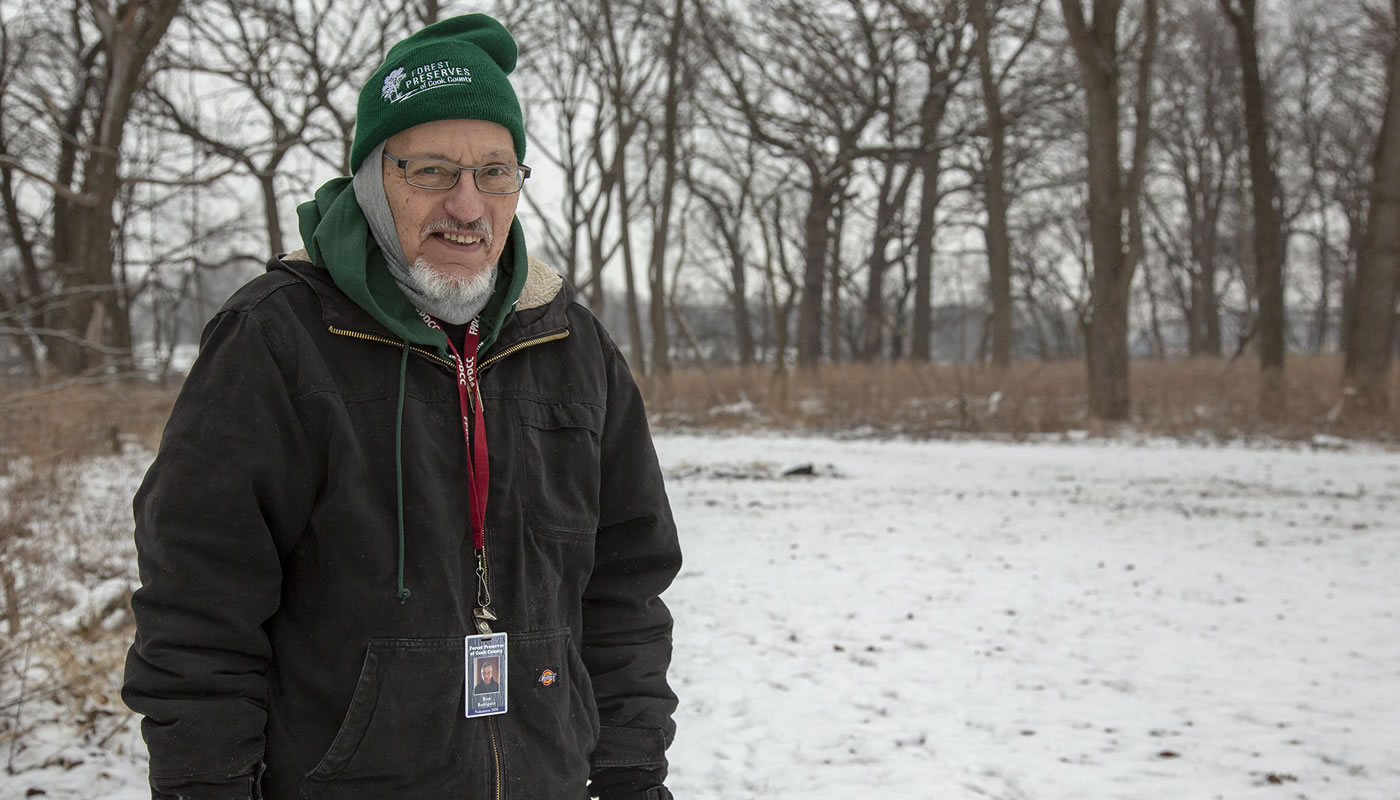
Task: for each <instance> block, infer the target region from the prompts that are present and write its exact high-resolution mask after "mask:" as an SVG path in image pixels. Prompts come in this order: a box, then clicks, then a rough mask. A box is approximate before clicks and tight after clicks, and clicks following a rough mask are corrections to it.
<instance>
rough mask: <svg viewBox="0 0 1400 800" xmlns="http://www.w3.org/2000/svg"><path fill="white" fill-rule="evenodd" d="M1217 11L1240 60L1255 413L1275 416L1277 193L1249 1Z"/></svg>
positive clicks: (1279, 353) (1283, 399) (1280, 397)
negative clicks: (1254, 301)
mask: <svg viewBox="0 0 1400 800" xmlns="http://www.w3.org/2000/svg"><path fill="white" fill-rule="evenodd" d="M1219 3H1220V10H1221V11H1222V12H1223V13H1224V14H1225V18H1226V19H1228V20H1229V22H1230V25H1231V27H1232V28H1234V31H1235V41H1236V43H1237V45H1238V47H1239V56H1240V75H1241V81H1240V88H1241V91H1242V92H1243V96H1244V125H1245V138H1246V141H1247V142H1248V145H1249V184H1250V200H1251V204H1252V207H1253V210H1254V264H1255V281H1256V289H1257V291H1258V294H1259V306H1258V307H1259V311H1258V316H1257V317H1256V318H1255V326H1256V330H1255V334H1254V338H1255V340H1256V341H1257V343H1258V349H1259V364H1260V368H1261V369H1262V370H1263V373H1262V375H1261V377H1262V380H1261V381H1260V395H1259V411H1260V414H1262V415H1263V416H1264V417H1266V418H1274V419H1277V418H1281V417H1282V415H1283V414H1284V412H1285V410H1286V408H1287V400H1288V396H1287V392H1286V390H1285V384H1284V381H1283V358H1284V328H1285V326H1286V324H1287V323H1286V318H1285V314H1284V307H1283V269H1284V258H1285V256H1286V252H1285V246H1284V234H1283V223H1282V219H1281V211H1280V204H1281V203H1282V192H1281V190H1280V187H1279V182H1278V176H1277V175H1276V174H1275V172H1274V165H1273V157H1272V155H1271V154H1270V149H1269V112H1268V109H1267V106H1266V96H1265V90H1264V79H1263V77H1262V76H1261V75H1260V70H1259V45H1258V37H1257V32H1256V28H1255V0H1219Z"/></svg>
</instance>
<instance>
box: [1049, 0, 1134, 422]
mask: <svg viewBox="0 0 1400 800" xmlns="http://www.w3.org/2000/svg"><path fill="white" fill-rule="evenodd" d="M1060 1H1061V6H1062V7H1063V9H1064V12H1065V21H1066V25H1067V27H1068V28H1069V32H1070V39H1071V41H1072V43H1073V45H1074V51H1075V56H1076V58H1077V60H1078V62H1079V70H1080V74H1081V75H1082V76H1083V79H1084V86H1085V90H1086V91H1085V96H1086V102H1087V105H1088V112H1089V131H1088V149H1087V155H1088V161H1089V240H1090V245H1091V247H1092V248H1093V276H1092V278H1091V281H1090V309H1089V318H1088V320H1086V323H1085V328H1086V330H1085V350H1086V353H1087V366H1088V373H1089V413H1090V414H1091V415H1093V416H1095V417H1097V418H1099V419H1104V420H1114V421H1118V420H1126V419H1128V417H1129V414H1130V412H1131V410H1132V402H1131V395H1130V391H1129V385H1128V370H1129V366H1128V355H1129V354H1128V298H1129V288H1130V287H1131V285H1132V278H1133V270H1134V267H1135V264H1134V261H1133V258H1132V256H1133V255H1135V254H1132V253H1125V251H1124V242H1123V234H1124V230H1123V212H1124V210H1125V209H1128V208H1129V207H1130V204H1136V202H1137V197H1136V191H1135V190H1136V189H1137V187H1138V186H1140V185H1141V183H1140V180H1141V174H1142V173H1141V169H1142V166H1143V165H1142V164H1140V163H1136V162H1135V164H1134V167H1133V169H1132V172H1131V174H1130V178H1131V179H1130V180H1129V182H1128V186H1124V184H1123V182H1122V180H1121V166H1120V164H1119V107H1118V102H1119V98H1118V95H1119V84H1120V81H1119V75H1120V65H1119V64H1118V62H1117V59H1118V37H1117V26H1118V15H1119V12H1120V11H1121V10H1122V2H1121V0H1113V1H1112V2H1109V1H1108V0H1098V2H1095V3H1094V8H1093V21H1092V24H1088V23H1086V21H1085V18H1084V8H1083V4H1082V3H1081V2H1080V0H1060ZM1146 14H1147V18H1148V22H1149V24H1150V25H1151V24H1153V23H1154V22H1155V16H1156V4H1155V2H1153V0H1148V2H1147V6H1146ZM1154 27H1155V25H1154ZM1144 52H1145V57H1144V59H1143V62H1144V63H1143V66H1144V69H1143V70H1142V74H1141V75H1140V79H1142V80H1146V78H1147V75H1146V68H1147V67H1148V66H1149V63H1150V62H1149V58H1150V51H1149V50H1145V51H1144ZM1137 124H1138V126H1139V131H1142V129H1143V128H1145V126H1146V124H1147V120H1146V119H1145V117H1144V115H1143V112H1142V110H1141V109H1140V110H1139V118H1138V120H1137ZM1139 144H1140V143H1139ZM1139 149H1140V147H1139V146H1136V145H1135V147H1134V150H1135V156H1136V155H1137V152H1138V150H1139Z"/></svg>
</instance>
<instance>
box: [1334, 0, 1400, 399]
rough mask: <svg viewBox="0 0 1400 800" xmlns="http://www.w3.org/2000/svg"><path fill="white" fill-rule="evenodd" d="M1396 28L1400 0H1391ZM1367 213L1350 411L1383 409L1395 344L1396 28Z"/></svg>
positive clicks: (1398, 190) (1349, 364)
mask: <svg viewBox="0 0 1400 800" xmlns="http://www.w3.org/2000/svg"><path fill="white" fill-rule="evenodd" d="M1392 6H1393V7H1394V9H1395V18H1396V22H1397V27H1393V28H1392V30H1400V0H1392ZM1373 164H1374V167H1373V172H1372V175H1373V176H1374V177H1373V179H1372V184H1371V209H1370V217H1369V219H1368V220H1367V222H1366V238H1365V244H1364V245H1363V249H1362V253H1361V262H1360V264H1358V266H1357V270H1356V289H1355V292H1354V298H1355V300H1354V302H1355V309H1354V313H1353V314H1352V321H1351V333H1350V335H1349V336H1348V337H1347V342H1348V347H1347V351H1346V366H1345V379H1344V380H1345V384H1346V388H1347V390H1348V394H1350V395H1351V397H1350V398H1349V401H1348V409H1349V412H1350V413H1354V414H1356V415H1358V416H1359V415H1368V414H1384V413H1386V412H1387V411H1388V410H1389V407H1390V396H1389V390H1388V385H1387V384H1388V380H1389V374H1390V361H1391V356H1392V352H1393V350H1394V347H1395V344H1394V336H1395V301H1396V293H1397V284H1398V283H1400V32H1397V33H1396V37H1395V41H1392V42H1391V51H1390V65H1389V68H1388V69H1387V73H1386V101H1385V112H1384V115H1383V117H1382V121H1381V131H1380V136H1379V137H1378V138H1377V141H1376V155H1375V160H1374V161H1373Z"/></svg>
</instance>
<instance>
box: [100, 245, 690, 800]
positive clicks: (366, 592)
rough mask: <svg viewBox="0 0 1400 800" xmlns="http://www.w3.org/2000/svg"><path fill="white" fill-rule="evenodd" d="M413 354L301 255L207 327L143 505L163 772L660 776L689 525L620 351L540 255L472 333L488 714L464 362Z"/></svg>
mask: <svg viewBox="0 0 1400 800" xmlns="http://www.w3.org/2000/svg"><path fill="white" fill-rule="evenodd" d="M403 354H404V348H403V346H402V345H401V344H399V343H396V342H395V341H394V340H393V339H392V337H390V336H389V335H388V334H387V333H386V332H385V331H384V329H383V328H382V327H381V326H379V325H378V324H377V323H376V322H375V321H374V320H373V319H372V318H370V317H369V316H368V315H367V314H365V313H364V312H363V311H361V310H360V309H359V308H358V307H357V306H355V305H354V304H353V303H351V302H350V301H349V300H348V298H346V297H345V295H344V294H342V293H341V292H340V291H339V290H338V289H337V288H336V287H335V286H334V284H333V283H332V282H331V280H330V278H329V276H328V274H327V273H325V272H324V271H321V270H318V269H316V268H314V267H313V266H311V265H310V264H308V263H304V262H300V261H295V260H291V259H283V260H280V261H274V262H272V263H271V264H270V265H269V270H268V272H267V274H265V275H263V276H261V277H259V278H257V279H256V280H254V281H252V282H250V283H249V284H248V285H247V286H245V287H243V288H242V289H241V290H240V291H239V292H237V293H236V294H235V295H234V296H233V297H232V298H231V299H230V300H229V301H228V303H227V304H226V305H225V306H224V308H223V309H222V310H221V311H220V312H219V314H218V315H217V316H216V317H215V318H214V319H213V320H212V321H211V322H210V324H209V326H208V327H207V328H206V330H205V333H204V338H203V343H202V349H201V353H200V356H199V359H198V360H197V361H196V363H195V365H194V367H193V368H192V370H191V372H190V375H189V378H188V379H187V381H186V383H185V385H184V388H183V390H182V392H181V395H180V398H179V400H178V401H177V403H176V405H175V408H174V411H173V412H172V414H171V417H170V421H169V423H168V425H167V427H166V431H165V435H164V438H163V440H162V442H161V446H160V451H159V453H158V456H157V458H156V460H155V462H154V463H153V465H152V466H151V468H150V471H149V472H148V474H147V475H146V479H145V481H144V483H143V485H142V487H141V489H140V491H139V493H138V494H137V497H136V503H135V511H136V540H137V545H138V552H139V559H140V569H141V581H142V587H141V588H140V589H139V590H138V591H137V592H136V594H135V596H134V597H133V599H132V606H133V609H134V610H135V613H136V621H137V635H136V642H135V644H134V645H133V646H132V648H131V652H130V655H129V657H128V661H127V670H126V685H125V687H124V689H123V697H124V698H125V700H126V702H127V704H128V705H129V706H130V707H131V708H132V709H133V710H135V711H137V712H138V713H140V714H143V715H145V717H146V719H145V721H144V723H143V726H142V730H143V733H144V735H145V738H146V741H147V743H148V745H149V748H150V753H151V783H152V787H153V792H154V796H155V797H158V798H166V797H170V798H173V797H180V798H193V799H194V800H202V798H218V799H219V800H230V798H240V797H257V796H263V797H266V798H269V799H270V800H291V799H292V798H336V800H345V799H349V800H354V799H356V798H364V799H365V800H370V799H371V798H373V799H374V800H379V799H380V798H390V797H393V798H410V797H411V798H415V800H433V798H443V800H446V799H447V798H453V800H461V798H489V799H490V800H512V799H513V800H545V799H546V798H548V799H549V800H582V798H585V797H587V793H586V789H585V788H584V787H585V780H586V779H588V778H589V777H590V775H592V776H593V777H595V778H598V777H599V776H600V775H606V776H611V777H610V780H613V779H615V778H616V777H617V776H618V775H624V774H630V773H632V772H637V773H639V774H646V775H648V776H650V777H653V778H655V777H664V775H665V765H666V760H665V749H666V747H667V745H668V744H669V743H670V740H671V737H672V735H673V732H674V727H673V723H672V721H671V714H672V712H673V710H674V708H675V705H676V699H675V696H674V695H673V694H672V692H671V689H670V688H669V686H668V685H667V682H666V677H665V676H666V669H667V666H668V664H669V662H670V657H671V616H670V613H669V612H668V611H667V609H666V607H665V606H664V605H663V604H662V602H661V601H660V600H659V599H658V595H660V594H661V592H662V591H663V590H664V589H665V588H666V587H667V586H668V585H669V584H670V582H671V580H672V578H673V577H674V576H675V574H676V572H677V570H678V569H679V567H680V550H679V548H678V545H677V540H676V532H675V527H674V525H673V523H672V519H671V512H670V508H669V505H668V503H667V499H666V494H665V490H664V488H663V486H662V478H661V472H660V469H659V468H658V465H657V459H656V454H655V451H654V449H653V447H652V443H651V437H650V434H649V432H648V429H647V422H646V416H645V413H644V411H643V408H642V401H641V397H640V395H639V393H638V390H637V387H636V384H635V382H634V381H633V379H632V376H631V374H630V372H629V371H628V368H627V365H626V363H624V361H623V359H622V357H621V354H620V353H619V352H618V350H617V347H616V346H615V345H614V344H613V342H612V340H611V339H610V338H609V337H608V334H607V333H606V332H605V331H604V330H603V328H602V326H601V325H600V323H599V322H598V321H597V320H596V319H595V318H594V317H593V316H592V314H590V313H589V312H588V311H587V310H586V309H585V308H583V307H582V306H580V305H579V304H577V303H575V302H572V289H571V288H570V287H568V286H567V285H566V284H564V282H563V281H562V280H561V279H560V278H559V276H558V275H556V274H555V273H554V272H553V271H551V270H549V269H548V268H547V267H544V266H543V265H541V264H539V263H538V262H531V270H530V277H529V279H528V280H527V281H526V286H525V290H524V293H523V294H522V296H521V299H520V301H519V302H518V303H517V305H516V311H515V313H514V314H513V315H511V316H510V317H509V318H508V320H507V321H506V323H505V325H504V327H503V328H502V329H501V332H500V335H499V337H498V338H497V339H496V341H495V343H494V344H493V346H492V347H491V348H490V349H489V350H487V351H486V352H484V353H483V354H482V355H481V360H482V363H483V371H482V392H483V396H484V399H485V404H484V409H485V418H486V429H487V441H488V445H489V450H490V487H491V488H490V496H489V503H488V508H487V531H488V539H487V542H488V547H487V549H488V553H489V554H490V577H489V582H490V587H491V591H492V594H493V600H494V610H495V611H496V613H497V614H498V615H499V618H500V619H499V622H498V623H497V624H495V626H494V627H495V629H496V630H497V631H505V632H507V633H508V634H509V642H510V651H509V659H508V666H507V676H506V677H507V680H506V685H507V686H508V687H509V689H508V695H509V696H508V704H509V712H508V713H507V714H505V715H503V716H493V717H485V718H475V719H467V718H465V715H464V710H463V702H464V686H465V672H464V670H465V667H464V657H463V655H464V654H463V648H464V645H463V637H465V636H466V635H468V634H471V633H474V632H475V631H474V630H473V626H472V617H471V614H472V609H473V607H474V605H475V599H476V596H477V576H476V562H475V558H474V554H473V547H472V543H471V534H470V526H469V523H468V518H469V517H468V490H467V478H466V470H465V465H466V455H465V449H466V448H465V444H464V442H463V436H462V427H461V417H460V411H459V407H458V394H457V387H456V379H455V374H454V371H453V368H452V365H451V363H450V362H448V361H445V360H443V359H441V357H440V356H438V355H437V354H435V353H431V352H429V351H425V350H423V351H420V350H417V349H410V350H409V355H408V358H407V359H406V362H405V361H404V359H403ZM405 363H406V372H405V373H404V375H403V378H402V382H401V379H400V368H401V366H403V365H404V364H405ZM401 393H402V398H401ZM401 401H402V402H403V404H404V407H403V412H402V431H401V433H402V448H401V457H400V458H399V462H400V463H401V467H402V476H403V477H402V492H403V495H402V498H403V499H402V508H403V513H404V536H403V541H402V542H400V541H399V535H398V520H397V509H398V508H399V500H398V491H399V485H398V481H397V480H396V474H397V470H396V427H397V423H396V420H397V419H398V404H399V403H400V402H401ZM400 555H402V562H403V563H402V570H403V584H404V585H405V586H406V588H408V590H409V591H410V593H411V594H410V596H409V597H408V599H407V600H406V601H405V602H400V599H399V597H398V596H397V594H396V590H397V586H398V570H399V561H400ZM546 671H550V672H552V673H554V678H553V680H541V677H542V676H545V675H546ZM260 774H261V777H260V778H259V775H260ZM649 780H650V778H648V779H647V781H641V782H638V781H634V780H631V779H630V778H629V779H627V780H623V781H621V782H620V783H621V784H623V785H636V786H644V785H646V783H647V782H648V781H649ZM600 783H602V781H600ZM259 792H261V795H259Z"/></svg>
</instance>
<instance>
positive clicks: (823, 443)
mask: <svg viewBox="0 0 1400 800" xmlns="http://www.w3.org/2000/svg"><path fill="white" fill-rule="evenodd" d="M658 448H659V450H660V453H661V458H662V463H663V465H664V466H665V468H666V470H667V472H668V474H669V476H670V482H669V487H670V491H671V497H672V504H673V506H674V508H675V512H676V517H677V520H678V522H679V523H680V525H681V528H682V532H683V536H684V544H685V547H686V566H685V569H684V570H683V572H682V574H681V576H680V578H679V579H678V580H677V582H676V584H675V586H674V587H673V588H672V590H671V592H670V593H669V594H668V595H667V600H668V602H669V603H670V605H671V607H672V609H673V610H674V612H675V615H676V619H677V624H676V652H675V664H674V667H673V671H672V675H673V680H674V682H675V684H676V688H677V690H678V692H680V694H681V697H682V706H681V711H680V712H679V714H678V720H677V721H678V725H679V728H680V731H679V735H678V737H677V739H676V743H675V746H674V747H673V748H672V750H671V759H672V778H671V781H670V784H671V786H672V789H673V790H674V791H675V792H676V794H677V796H678V797H680V798H683V800H700V799H701V798H710V799H713V800H740V799H741V798H783V799H784V800H787V799H791V800H851V799H853V798H875V797H879V798H885V797H888V798H896V797H907V798H974V799H975V798H1004V799H1005V800H1017V799H1019V798H1034V799H1035V800H1051V799H1053V798H1076V800H1078V799H1079V798H1134V799H1138V798H1173V799H1174V798H1271V799H1272V798H1314V799H1316V798H1338V799H1339V800H1342V799H1346V800H1352V799H1372V798H1374V800H1394V799H1395V798H1400V516H1397V515H1398V514H1400V455H1397V454H1395V453H1385V452H1382V451H1380V450H1377V449H1373V448H1360V449H1352V450H1345V451H1332V450H1317V449H1311V448H1296V447H1293V448H1290V447H1281V446H1280V447H1273V448H1248V447H1243V446H1230V447H1218V446H1209V445H1205V446H1203V445H1198V444H1193V445H1179V444H1175V443H1170V442H1149V443H1138V444H1129V443H1122V442H1107V443H1105V442H1099V441H1090V442H1040V443H1034V444H1001V443H989V442H952V443H913V442H898V441H895V442H875V441H836V440H832V439H822V438H796V437H777V436H772V437H763V436H742V437H739V436H736V437H700V436H675V435H666V436H661V437H659V439H658ZM123 463H128V464H129V463H130V462H129V461H128V462H123ZM804 464H810V465H812V467H813V469H812V470H811V472H812V474H809V475H794V476H789V477H784V476H783V475H782V473H783V472H784V471H785V470H786V469H788V468H790V467H793V466H799V465H804ZM107 469H108V470H109V471H110V470H111V469H112V468H111V467H108V468H107ZM129 472H130V473H131V474H129V475H126V476H125V477H121V478H112V479H111V481H110V483H112V484H115V485H118V486H125V487H128V488H121V489H119V490H116V491H114V490H112V489H111V488H110V486H109V488H107V489H106V490H104V491H103V492H102V493H101V496H102V497H111V496H120V495H121V494H122V493H123V492H128V493H129V487H134V483H135V481H136V480H138V479H139V469H130V470H129ZM97 483H101V481H94V484H97ZM121 500H122V502H123V503H125V498H121ZM128 579H129V580H130V581H134V580H135V578H134V568H132V570H131V574H130V575H129V576H128ZM94 588H95V589H97V591H104V590H103V589H101V588H99V587H94ZM108 589H110V587H108ZM117 679H118V676H116V675H113V676H112V680H113V681H116V680H117ZM46 708H57V705H54V704H45V703H28V704H27V705H26V706H25V709H24V713H25V715H27V719H26V725H33V724H35V723H36V721H37V722H42V723H43V724H39V726H38V728H37V730H35V731H34V732H33V733H32V734H30V735H29V737H28V739H27V740H26V741H25V742H24V743H23V747H21V748H19V750H20V752H19V755H18V757H16V758H15V759H14V762H15V764H16V766H17V767H18V768H19V769H20V772H19V774H16V775H9V774H3V773H0V797H22V796H25V794H26V792H42V794H33V795H31V796H43V797H48V798H116V799H117V800H135V798H140V797H143V796H147V795H146V793H145V792H144V789H143V786H144V775H143V774H142V769H143V759H144V756H143V753H142V749H141V744H140V738H139V734H138V733H137V730H136V725H135V724H134V723H131V724H126V725H124V726H123V724H122V723H123V721H124V720H123V718H122V717H120V716H103V715H96V717H95V720H96V721H95V722H85V723H84V724H83V725H79V724H77V723H76V722H75V721H73V720H69V719H57V718H55V719H48V720H45V719H44V718H43V716H42V715H43V714H44V709H46ZM10 713H13V709H8V710H0V715H4V714H10ZM36 715H38V716H37V717H36ZM99 739H102V740H103V742H102V744H101V746H98V745H97V741H98V740H99ZM46 761H47V762H49V765H48V766H46V767H44V766H41V765H43V764H44V763H45V762H46ZM75 762H80V763H75Z"/></svg>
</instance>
